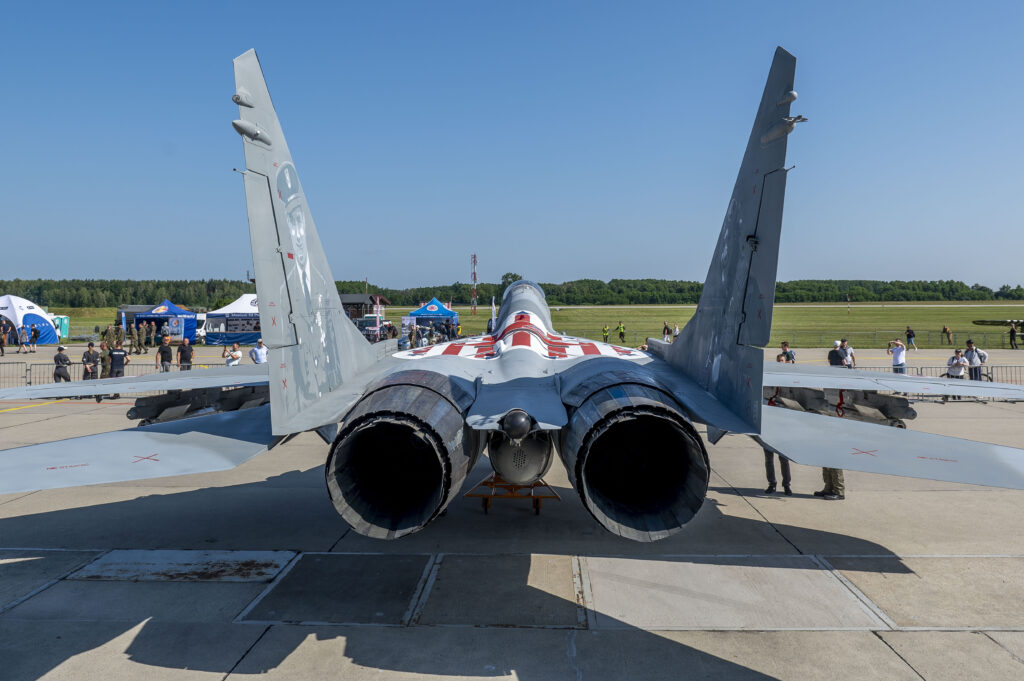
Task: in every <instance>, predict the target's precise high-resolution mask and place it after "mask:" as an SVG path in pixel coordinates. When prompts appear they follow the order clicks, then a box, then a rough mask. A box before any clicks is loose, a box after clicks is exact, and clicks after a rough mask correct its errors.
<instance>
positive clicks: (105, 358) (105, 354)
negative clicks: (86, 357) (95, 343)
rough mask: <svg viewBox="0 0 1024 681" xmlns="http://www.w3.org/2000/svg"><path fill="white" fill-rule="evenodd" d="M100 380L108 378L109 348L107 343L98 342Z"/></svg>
mask: <svg viewBox="0 0 1024 681" xmlns="http://www.w3.org/2000/svg"><path fill="white" fill-rule="evenodd" d="M99 355H100V378H110V348H109V346H107V341H100V352H99Z"/></svg>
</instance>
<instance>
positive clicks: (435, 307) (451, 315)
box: [409, 298, 459, 326]
mask: <svg viewBox="0 0 1024 681" xmlns="http://www.w3.org/2000/svg"><path fill="white" fill-rule="evenodd" d="M409 316H410V317H414V318H415V319H416V325H417V326H420V325H427V324H431V323H433V322H444V321H447V320H449V319H450V320H451V321H452V323H453V324H458V322H459V313H458V312H453V311H452V310H449V309H448V308H447V307H445V306H444V304H442V303H441V301H440V300H438V299H437V298H431V299H430V302H429V303H427V304H426V305H424V306H423V307H421V308H420V309H418V310H413V311H412V312H410V313H409Z"/></svg>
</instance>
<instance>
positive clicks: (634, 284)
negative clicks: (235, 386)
mask: <svg viewBox="0 0 1024 681" xmlns="http://www.w3.org/2000/svg"><path fill="white" fill-rule="evenodd" d="M520 278H521V277H520V276H519V275H517V274H515V273H514V272H507V273H506V274H505V275H504V276H503V277H502V281H501V282H500V283H479V284H477V301H478V304H479V305H480V306H483V307H486V306H487V305H489V304H490V302H491V297H492V296H493V297H495V298H496V299H498V300H500V298H501V293H502V291H504V290H505V287H506V286H507V285H508V284H510V283H511V282H513V281H516V280H518V279H520ZM541 286H542V287H543V288H544V292H545V293H546V294H547V299H548V303H549V304H550V305H553V306H555V305H685V304H692V303H696V302H697V301H698V300H699V299H700V294H701V290H702V289H703V284H702V283H701V282H699V281H674V280H667V279H612V280H611V281H607V282H604V281H600V280H598V279H577V280H575V281H566V282H563V283H560V284H555V283H543V282H542V283H541ZM337 288H338V292H339V293H364V292H367V291H368V292H369V293H380V294H381V295H383V296H384V297H386V298H387V299H388V300H390V301H391V304H392V305H396V306H399V307H411V306H416V305H419V304H420V303H423V302H425V301H427V300H429V299H430V298H431V297H437V298H438V299H439V300H441V301H443V302H446V303H447V302H448V301H452V302H453V303H454V304H456V305H469V304H470V303H471V302H472V292H473V287H472V285H471V284H463V283H459V282H456V283H454V284H447V285H440V286H420V287H416V288H403V289H398V288H388V287H384V286H378V285H374V284H367V283H366V282H362V281H339V282H337ZM255 291H256V288H255V286H254V285H253V284H251V283H249V282H245V281H231V280H228V279H204V280H171V281H160V280H142V281H137V280H131V279H61V280H55V279H14V280H9V281H3V280H0V295H3V294H8V293H9V294H13V295H16V296H21V297H22V298H28V299H29V300H32V301H34V302H35V303H37V304H39V305H44V306H49V307H116V306H117V305H122V304H150V303H151V304H154V305H155V304H156V303H159V302H160V301H162V300H163V299H165V298H167V299H170V300H171V301H172V302H174V303H176V304H178V305H183V306H185V307H188V308H192V309H197V310H203V309H216V308H218V307H223V306H224V305H227V304H228V303H230V302H231V301H233V300H235V299H236V298H238V296H240V295H242V294H243V293H254V292H255ZM848 299H849V300H850V301H851V302H888V301H894V302H895V301H929V300H936V301H942V300H947V301H970V300H1024V287H1022V286H1020V285H1019V284H1018V285H1017V286H1016V287H1011V286H1010V285H1009V284H1006V285H1003V286H1001V287H1000V288H999V289H998V290H993V289H991V288H989V287H987V286H982V285H980V284H974V285H972V286H968V285H967V284H965V283H963V282H961V281H952V280H946V281H873V280H868V279H839V280H833V279H798V280H794V281H782V282H779V283H778V284H777V286H776V289H775V301H776V302H778V303H845V302H846V301H847V300H848Z"/></svg>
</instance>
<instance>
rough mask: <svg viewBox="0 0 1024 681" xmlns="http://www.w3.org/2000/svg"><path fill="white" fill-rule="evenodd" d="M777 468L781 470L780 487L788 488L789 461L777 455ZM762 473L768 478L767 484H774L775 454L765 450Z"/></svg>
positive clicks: (789, 478)
mask: <svg viewBox="0 0 1024 681" xmlns="http://www.w3.org/2000/svg"><path fill="white" fill-rule="evenodd" d="M779 468H780V469H781V470H782V486H783V487H789V482H790V480H792V478H791V477H790V474H789V459H787V458H786V457H784V456H782V455H781V454H779ZM764 472H765V475H766V476H768V484H769V485H774V484H775V482H776V481H775V452H773V451H771V450H769V449H765V450H764Z"/></svg>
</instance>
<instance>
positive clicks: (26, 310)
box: [0, 295, 57, 344]
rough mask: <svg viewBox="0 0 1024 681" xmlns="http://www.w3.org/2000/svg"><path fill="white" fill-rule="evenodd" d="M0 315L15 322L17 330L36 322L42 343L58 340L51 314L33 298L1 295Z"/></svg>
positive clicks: (29, 326)
mask: <svg viewBox="0 0 1024 681" xmlns="http://www.w3.org/2000/svg"><path fill="white" fill-rule="evenodd" d="M0 316H3V317H6V318H7V320H8V321H9V322H11V323H12V324H14V328H15V331H17V329H18V328H20V327H22V326H24V327H26V328H31V326H32V325H33V324H35V325H36V328H37V329H39V343H40V344H46V343H56V342H57V329H56V328H55V327H54V326H53V321H52V320H51V319H50V315H49V314H47V313H46V312H44V311H43V308H41V307H39V306H38V305H36V304H35V303H33V302H32V301H31V300H25V299H24V298H21V297H19V296H10V295H8V296H0Z"/></svg>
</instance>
